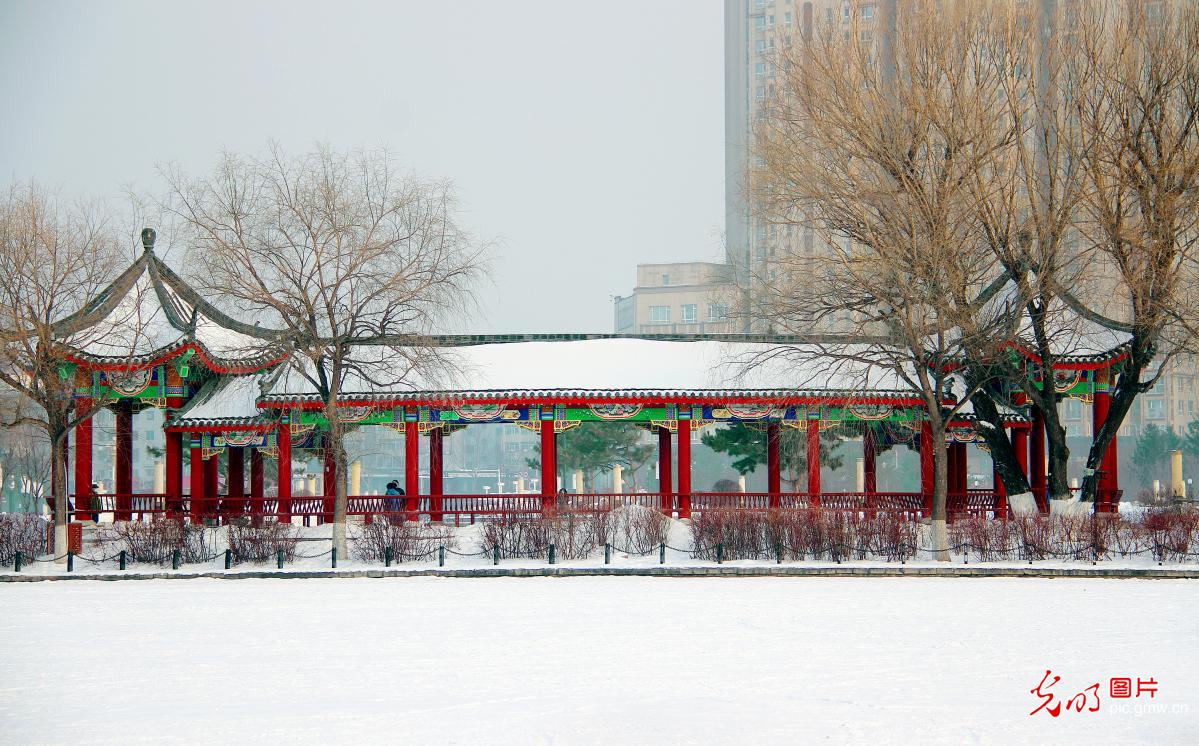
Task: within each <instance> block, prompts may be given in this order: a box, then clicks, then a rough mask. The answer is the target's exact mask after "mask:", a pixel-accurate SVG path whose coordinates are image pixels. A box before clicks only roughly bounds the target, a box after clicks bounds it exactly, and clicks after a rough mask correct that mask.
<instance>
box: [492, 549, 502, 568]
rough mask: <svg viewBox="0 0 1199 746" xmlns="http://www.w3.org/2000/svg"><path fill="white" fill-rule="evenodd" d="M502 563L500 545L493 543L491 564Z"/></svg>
mask: <svg viewBox="0 0 1199 746" xmlns="http://www.w3.org/2000/svg"><path fill="white" fill-rule="evenodd" d="M499 563H500V545H499V544H493V545H492V547H491V564H493V565H498V564H499Z"/></svg>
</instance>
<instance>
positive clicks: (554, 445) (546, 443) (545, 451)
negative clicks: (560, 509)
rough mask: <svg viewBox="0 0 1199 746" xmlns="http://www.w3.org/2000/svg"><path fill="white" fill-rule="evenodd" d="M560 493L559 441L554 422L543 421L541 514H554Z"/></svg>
mask: <svg viewBox="0 0 1199 746" xmlns="http://www.w3.org/2000/svg"><path fill="white" fill-rule="evenodd" d="M557 492H558V440H557V436H556V434H555V433H554V421H553V420H542V421H541V512H542V514H543V515H544V514H547V513H552V512H553V510H554V500H555V497H554V496H555V495H556V494H557Z"/></svg>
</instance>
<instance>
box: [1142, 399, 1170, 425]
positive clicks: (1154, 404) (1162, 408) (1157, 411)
mask: <svg viewBox="0 0 1199 746" xmlns="http://www.w3.org/2000/svg"><path fill="white" fill-rule="evenodd" d="M1145 416H1146V417H1148V418H1149V419H1151V420H1160V419H1164V418H1165V416H1166V403H1165V402H1164V401H1162V400H1161V399H1149V400H1148V401H1146V402H1145Z"/></svg>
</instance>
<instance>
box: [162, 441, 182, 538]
mask: <svg viewBox="0 0 1199 746" xmlns="http://www.w3.org/2000/svg"><path fill="white" fill-rule="evenodd" d="M164 437H165V440H166V469H165V471H166V475H165V477H166V479H165V485H164V489H166V491H167V496H166V511H167V517H168V518H180V519H181V518H182V517H183V516H182V515H180V513H181V512H182V510H183V433H180V432H171V431H168V432H166V433H164Z"/></svg>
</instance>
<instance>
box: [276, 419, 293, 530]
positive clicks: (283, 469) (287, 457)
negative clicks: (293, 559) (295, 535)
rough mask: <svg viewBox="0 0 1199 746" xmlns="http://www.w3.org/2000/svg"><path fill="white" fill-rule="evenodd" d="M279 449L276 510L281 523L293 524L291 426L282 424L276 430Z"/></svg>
mask: <svg viewBox="0 0 1199 746" xmlns="http://www.w3.org/2000/svg"><path fill="white" fill-rule="evenodd" d="M276 445H277V446H278V449H279V486H278V493H277V494H278V501H277V505H276V508H275V509H276V510H277V511H278V514H279V522H280V523H291V425H290V424H288V423H287V422H280V423H279V428H278V430H276Z"/></svg>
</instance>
